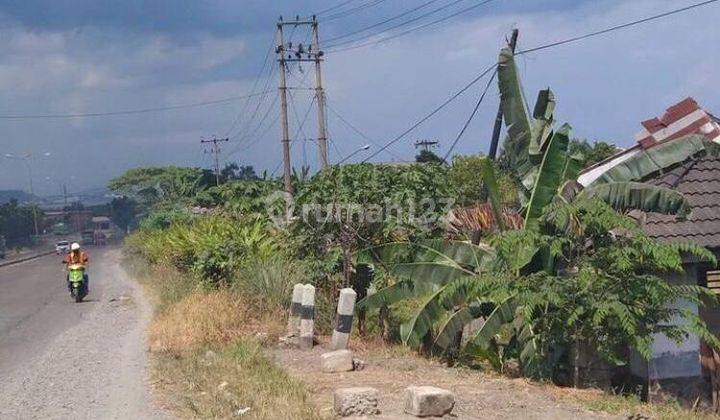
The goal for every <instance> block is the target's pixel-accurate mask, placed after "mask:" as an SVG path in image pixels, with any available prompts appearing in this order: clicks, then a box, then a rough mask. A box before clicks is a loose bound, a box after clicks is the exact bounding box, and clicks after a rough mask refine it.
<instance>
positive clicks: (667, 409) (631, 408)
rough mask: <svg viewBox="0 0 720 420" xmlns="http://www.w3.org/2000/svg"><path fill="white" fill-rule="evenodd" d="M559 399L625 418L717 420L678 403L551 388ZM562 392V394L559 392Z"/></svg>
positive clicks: (706, 413) (596, 391)
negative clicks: (645, 401) (650, 401)
mask: <svg viewBox="0 0 720 420" xmlns="http://www.w3.org/2000/svg"><path fill="white" fill-rule="evenodd" d="M553 388H554V391H555V392H556V393H557V396H558V398H559V399H566V400H567V399H569V400H571V401H574V402H576V403H578V404H580V405H581V406H583V407H585V408H587V409H588V410H590V411H594V412H605V413H610V414H619V415H623V416H624V417H627V418H652V419H668V420H670V419H688V418H693V419H718V418H719V417H718V416H717V415H714V414H712V413H710V412H707V411H702V410H700V411H692V410H688V409H686V408H683V407H682V406H681V405H680V404H679V403H673V402H665V403H655V404H648V403H644V402H642V401H640V399H639V398H638V397H636V396H623V395H611V394H607V393H605V392H602V391H600V390H593V389H589V390H581V389H569V388H557V387H553ZM559 391H562V394H561V392H559Z"/></svg>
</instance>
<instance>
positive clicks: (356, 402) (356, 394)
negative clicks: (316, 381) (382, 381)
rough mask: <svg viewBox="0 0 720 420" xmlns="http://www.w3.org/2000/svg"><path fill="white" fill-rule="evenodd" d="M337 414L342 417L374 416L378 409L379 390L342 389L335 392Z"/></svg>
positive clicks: (369, 388) (362, 388) (364, 388)
mask: <svg viewBox="0 0 720 420" xmlns="http://www.w3.org/2000/svg"><path fill="white" fill-rule="evenodd" d="M334 397H335V398H334V399H335V414H337V415H338V416H340V417H347V416H372V415H374V414H378V413H380V410H379V409H378V390H377V389H375V388H371V387H358V388H340V389H338V390H336V391H335V395H334Z"/></svg>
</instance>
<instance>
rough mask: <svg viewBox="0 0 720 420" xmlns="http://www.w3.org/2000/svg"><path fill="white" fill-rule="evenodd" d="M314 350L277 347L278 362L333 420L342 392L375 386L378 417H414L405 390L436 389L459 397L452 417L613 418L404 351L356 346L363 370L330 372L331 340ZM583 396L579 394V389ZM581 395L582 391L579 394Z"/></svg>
mask: <svg viewBox="0 0 720 420" xmlns="http://www.w3.org/2000/svg"><path fill="white" fill-rule="evenodd" d="M321 341H322V343H321V344H320V345H319V346H316V347H315V348H314V349H313V350H312V351H308V352H303V351H300V350H297V349H286V348H283V349H278V350H277V351H276V352H275V358H276V361H277V363H279V364H280V365H281V366H283V367H285V368H286V369H287V370H288V372H290V373H291V374H292V375H293V376H294V377H296V378H298V379H301V380H302V381H303V382H305V383H306V384H307V387H308V390H309V391H310V393H311V395H312V398H313V400H314V402H315V404H316V406H317V407H318V409H319V410H320V411H321V414H323V415H324V416H328V417H330V416H332V409H333V408H332V407H333V392H334V391H335V390H336V389H338V388H344V387H358V386H371V387H374V388H377V389H378V391H379V393H380V402H379V403H380V410H381V416H380V417H379V418H388V419H390V418H392V419H406V418H407V419H412V418H415V417H410V416H405V415H404V414H403V391H404V390H405V388H406V387H408V386H411V385H432V386H437V387H440V388H445V389H449V390H451V391H452V392H453V393H455V398H456V404H455V409H454V410H453V413H452V414H451V415H450V416H447V417H450V418H459V419H488V418H492V419H519V418H522V419H577V418H583V419H606V418H613V416H610V415H606V414H604V413H596V412H591V411H588V410H585V409H583V408H581V407H579V406H575V405H573V404H572V403H569V402H568V401H567V400H566V399H565V400H560V399H558V398H557V397H556V395H557V390H555V391H553V390H551V389H548V388H546V387H544V386H542V385H537V384H533V383H530V382H528V381H527V380H525V379H509V378H505V377H499V376H496V375H492V374H486V373H482V372H479V371H477V370H470V369H463V368H447V367H445V366H444V365H442V364H440V363H437V362H434V361H431V360H427V359H424V358H421V357H418V356H416V355H414V354H413V353H411V352H408V351H406V350H404V349H401V348H394V349H393V348H381V347H378V348H372V349H371V348H368V347H365V348H357V346H355V348H351V350H353V352H354V356H355V357H356V358H359V359H361V360H363V361H364V362H365V364H366V366H365V368H364V369H363V370H360V371H353V372H346V373H335V374H328V373H323V372H322V371H321V370H320V355H321V354H322V353H323V352H325V350H324V349H323V347H324V346H325V344H326V342H327V340H326V339H323V338H321ZM574 392H578V391H574ZM580 392H582V391H580ZM588 392H591V391H588Z"/></svg>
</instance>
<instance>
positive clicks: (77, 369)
mask: <svg viewBox="0 0 720 420" xmlns="http://www.w3.org/2000/svg"><path fill="white" fill-rule="evenodd" d="M119 258H120V256H119V252H118V251H117V250H109V249H91V250H90V268H89V270H88V273H89V275H90V295H89V296H88V297H87V298H86V300H85V301H84V302H83V303H74V301H72V299H71V298H70V294H69V292H68V291H67V288H66V286H65V282H64V278H65V274H64V272H63V265H62V264H61V257H59V256H56V255H51V256H46V257H42V258H39V259H36V260H33V261H28V262H25V263H20V264H17V265H12V266H8V267H2V268H0V419H26V418H43V419H45V418H73V419H82V418H88V419H98V418H102V419H107V418H112V419H131V418H132V419H138V418H141V419H146V418H164V417H166V413H164V412H163V411H162V410H160V409H158V408H157V406H156V404H155V403H154V401H153V400H152V398H151V396H150V392H149V386H148V383H147V358H146V352H145V349H146V345H145V329H146V327H147V323H148V321H149V318H150V314H151V311H150V307H149V305H148V303H147V302H146V301H145V299H144V297H143V295H142V291H141V290H140V288H139V286H137V284H136V283H135V282H134V281H132V279H130V278H129V277H128V275H127V274H126V273H125V272H124V270H122V268H120V265H119Z"/></svg>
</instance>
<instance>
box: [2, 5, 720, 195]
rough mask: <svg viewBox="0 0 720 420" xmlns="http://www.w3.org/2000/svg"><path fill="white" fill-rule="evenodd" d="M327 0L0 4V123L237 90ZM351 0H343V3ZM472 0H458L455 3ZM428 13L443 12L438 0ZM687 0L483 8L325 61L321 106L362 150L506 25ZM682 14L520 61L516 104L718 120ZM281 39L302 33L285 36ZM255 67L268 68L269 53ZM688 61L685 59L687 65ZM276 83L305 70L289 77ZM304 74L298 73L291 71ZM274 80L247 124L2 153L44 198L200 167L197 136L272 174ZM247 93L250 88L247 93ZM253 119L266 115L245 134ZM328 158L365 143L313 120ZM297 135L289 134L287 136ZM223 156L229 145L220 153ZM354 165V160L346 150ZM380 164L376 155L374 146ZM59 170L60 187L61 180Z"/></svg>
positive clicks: (43, 125)
mask: <svg viewBox="0 0 720 420" xmlns="http://www.w3.org/2000/svg"><path fill="white" fill-rule="evenodd" d="M338 1H339V0H335V1H316V2H309V1H306V2H296V1H259V0H258V1H229V0H228V1H190V0H174V1H170V0H166V1H140V0H124V1H120V0H118V1H113V2H109V1H97V0H94V1H91V0H77V1H51V0H44V1H19V0H18V1H7V0H6V1H3V2H0V20H1V21H2V22H3V23H2V25H3V27H4V29H3V31H2V33H0V50H2V51H3V54H2V55H0V92H2V94H0V115H7V114H37V113H75V112H78V113H82V112H104V111H114V110H124V109H138V108H148V107H162V106H170V105H177V104H186V103H192V102H199V101H206V100H213V99H218V98H224V97H228V96H234V95H241V94H243V93H247V92H248V91H249V90H250V89H251V87H252V86H253V85H254V80H255V76H256V75H257V74H258V72H259V70H260V67H261V64H262V60H263V57H264V55H265V53H266V51H267V49H268V48H269V47H270V46H271V44H272V39H273V35H274V33H273V31H274V24H273V23H274V21H275V19H276V18H277V16H278V15H279V14H280V13H283V14H285V15H287V16H292V15H294V14H296V13H303V12H306V11H308V10H318V9H322V8H325V7H328V6H330V5H332V4H337V2H338ZM362 1H364V0H356V2H357V3H358V4H360V3H361V2H362ZM470 3H471V2H470V1H468V4H470ZM417 4H419V0H418V1H409V0H407V1H406V0H387V1H385V2H383V3H382V4H378V6H377V7H374V8H369V10H367V11H365V12H363V13H359V14H357V15H353V16H352V17H348V18H346V19H337V20H334V21H331V22H329V23H328V24H322V26H321V30H322V34H323V35H324V37H331V36H334V35H337V34H342V33H346V32H347V31H351V30H353V28H360V27H362V26H363V25H367V24H369V23H373V22H377V21H379V20H380V19H382V18H383V17H386V16H391V15H392V14H393V13H396V12H398V11H400V10H407V9H408V8H411V7H413V6H415V5H417ZM438 4H443V2H440V3H438ZM686 4H687V1H684V0H672V1H667V2H657V1H655V0H640V1H636V2H621V1H609V2H591V1H582V2H579V1H571V0H553V1H550V2H528V1H519V0H496V1H495V2H493V3H491V4H490V5H488V7H487V8H480V9H478V10H477V11H476V12H474V13H472V14H469V15H468V16H464V17H463V18H462V19H455V20H452V21H449V22H447V23H445V24H443V25H437V26H434V27H431V28H428V29H426V30H423V31H418V32H417V33H414V34H413V35H412V36H406V37H401V38H398V39H397V40H395V41H393V42H390V43H387V44H382V45H379V46H375V47H371V48H364V49H358V50H354V51H349V52H344V53H335V54H328V56H327V60H326V63H325V68H324V77H325V83H326V86H327V92H328V97H329V98H330V103H331V106H333V107H334V108H335V109H336V110H337V111H339V112H341V113H342V115H343V116H344V117H345V118H346V119H347V120H349V121H350V122H352V123H353V124H354V125H355V126H356V127H359V128H360V129H361V130H363V131H364V132H366V133H367V135H369V136H370V137H371V138H373V139H374V140H375V141H377V142H378V143H380V142H385V141H387V140H389V139H390V138H392V137H393V136H395V135H396V134H398V133H400V132H402V131H404V130H405V129H406V128H407V127H408V126H409V125H410V124H412V123H413V122H414V121H415V120H417V119H418V118H419V117H420V116H422V115H424V114H425V113H427V112H428V111H429V110H431V109H432V108H434V107H435V106H436V105H437V104H438V103H439V102H441V101H443V100H444V99H446V98H447V97H448V96H449V94H450V93H451V92H453V91H454V90H456V89H458V88H459V87H461V86H462V85H464V84H465V83H466V82H467V81H468V80H470V79H472V77H473V76H474V75H475V74H477V73H478V72H479V71H480V70H481V69H483V68H484V67H486V66H487V65H489V64H490V63H492V62H493V60H495V59H496V57H497V51H498V48H499V47H500V45H501V44H502V42H503V38H504V37H505V35H506V34H507V33H508V32H509V30H510V29H511V28H513V27H514V26H518V27H520V28H521V40H520V42H521V45H522V46H535V45H538V44H541V43H544V42H549V41H555V40H558V39H562V38H565V37H569V36H573V35H576V34H579V33H583V32H587V31H589V30H595V29H600V28H603V27H607V26H610V25H613V24H616V23H618V22H624V21H627V20H631V19H635V18H638V17H642V16H646V15H648V14H652V13H657V12H660V11H665V10H668V9H670V8H673V7H678V6H682V5H686ZM717 10H718V8H717V7H715V6H711V7H708V8H707V9H705V10H698V11H693V12H688V13H686V14H683V15H678V16H675V17H672V18H668V19H666V20H663V21H658V22H655V23H652V24H648V25H645V26H641V27H636V28H633V29H631V30H627V31H623V32H617V33H614V34H610V35H607V36H604V37H602V38H596V39H592V40H588V41H586V42H583V43H581V44H577V45H570V46H564V47H559V48H557V49H553V50H547V51H544V52H542V53H536V54H530V55H527V56H523V57H522V58H521V59H520V66H521V70H522V73H523V77H524V82H525V87H526V89H527V94H528V99H529V100H530V101H532V100H533V99H534V95H535V92H536V91H537V90H538V89H541V88H544V87H546V86H547V85H551V86H552V88H553V89H554V90H555V92H556V94H557V96H558V98H559V106H558V118H559V119H561V120H563V121H569V122H571V123H572V124H573V126H574V127H575V132H576V134H577V135H578V136H581V137H588V138H590V139H604V140H610V141H616V142H618V143H619V144H621V145H624V146H627V145H629V144H631V143H632V141H633V140H632V136H633V134H634V133H635V131H637V129H638V127H639V125H638V124H639V121H641V120H642V119H645V118H648V117H651V116H653V115H657V114H658V113H660V112H662V110H663V109H664V108H665V107H667V106H668V105H670V104H672V103H673V102H675V101H677V100H679V99H682V98H683V97H685V96H689V95H693V96H695V97H696V98H697V99H698V100H699V101H700V103H701V104H702V105H704V106H705V107H707V108H708V109H709V110H711V111H712V110H715V111H718V110H720V102H719V101H720V99H718V98H720V92H719V91H718V90H719V88H718V85H717V83H716V82H715V81H714V80H713V79H712V74H714V70H715V69H716V68H717V67H718V66H719V65H720V62H719V61H718V60H720V59H718V58H717V57H715V55H713V54H711V51H712V49H711V48H709V47H708V46H709V45H715V44H717V42H718V41H720V33H718V32H719V30H718V29H716V28H717V26H716V25H715V19H714V16H713V13H710V12H711V11H717ZM294 35H295V36H296V39H303V37H304V34H301V33H299V32H298V33H295V34H294ZM270 63H271V64H272V65H274V63H273V61H272V60H271V61H270ZM688 63H692V65H691V66H689V65H688ZM291 70H292V71H291V81H292V83H293V84H297V78H300V79H302V78H304V77H305V75H306V74H307V72H308V71H310V70H311V69H310V68H307V67H306V68H305V69H304V70H305V73H302V72H300V71H299V69H298V68H292V69H291ZM308 80H309V81H311V80H312V77H310V78H308ZM276 83H277V82H276V76H273V77H272V78H271V79H270V81H269V84H268V86H269V87H270V89H271V90H273V92H272V93H271V94H269V95H268V97H267V100H266V101H265V102H263V104H262V105H261V106H260V108H259V111H260V112H259V113H258V118H255V120H254V124H248V123H247V122H248V120H249V119H250V118H249V116H250V115H252V114H253V110H254V108H255V107H256V101H255V100H253V101H250V102H249V103H248V106H247V107H246V106H245V103H244V101H237V102H230V103H225V104H220V105H214V106H207V107H200V108H192V109H185V110H175V111H168V112H163V113H147V114H140V115H131V116H117V117H111V118H110V117H108V118H83V119H72V120H30V121H28V120H19V121H15V120H0V130H1V131H0V132H1V133H2V144H3V149H4V150H5V152H6V153H15V154H18V153H26V152H34V153H35V154H36V155H37V156H42V154H43V153H45V152H49V153H50V156H47V157H42V158H39V159H38V161H37V162H36V163H35V165H36V166H35V174H36V189H37V190H38V191H40V192H51V191H52V192H54V191H56V190H57V185H58V183H59V182H60V181H63V180H69V179H72V180H73V181H72V183H73V187H74V188H80V187H85V186H88V187H90V186H93V187H94V186H99V185H103V184H104V183H105V182H106V181H107V180H108V179H109V178H110V177H112V176H116V175H118V174H120V173H122V172H123V171H124V170H126V169H128V168H130V167H133V166H140V165H152V164H170V163H174V164H184V165H187V164H191V165H201V164H204V165H207V164H208V163H209V161H208V156H207V155H206V154H204V153H203V152H202V148H201V147H200V144H199V139H200V137H201V136H211V135H214V134H217V135H224V134H226V133H227V132H228V131H229V129H230V128H231V127H233V121H235V120H236V119H238V116H239V123H238V124H235V125H234V129H233V130H231V131H230V133H229V134H230V135H231V136H232V137H233V141H232V142H231V143H230V144H229V145H227V147H226V149H225V153H224V155H223V158H224V159H228V160H235V159H237V160H240V161H241V162H242V163H243V164H253V165H255V166H256V167H258V168H260V169H269V170H272V169H274V168H275V167H276V166H277V163H278V161H279V156H280V155H279V140H278V138H279V128H278V127H277V124H276V118H277V106H275V107H273V108H270V107H269V105H270V104H271V103H272V99H273V97H274V95H275V93H274V89H275V86H276ZM263 85H264V79H263V80H261V82H260V83H259V86H263ZM479 89H480V87H478V88H477V89H474V90H472V91H470V92H469V93H468V94H467V95H466V96H463V97H462V98H460V99H459V100H458V101H457V102H456V103H454V104H453V105H452V106H450V107H448V109H447V110H445V111H444V112H442V113H440V114H438V115H437V116H436V117H434V118H433V119H432V120H430V121H428V123H426V124H425V125H423V126H421V127H420V128H419V129H418V130H417V131H416V132H413V134H412V135H411V136H409V137H408V138H407V139H406V140H405V141H403V142H400V143H398V145H397V146H395V147H393V151H394V153H395V155H394V156H399V157H401V158H405V159H407V158H411V157H412V155H413V154H414V149H413V146H412V143H413V141H414V140H416V139H419V138H434V139H438V140H440V141H441V148H442V149H441V150H442V151H443V152H444V151H445V150H446V148H447V147H448V146H447V145H448V144H449V143H450V142H451V141H452V139H453V138H454V136H455V135H456V133H457V131H458V130H459V128H460V127H461V125H462V123H463V122H464V120H465V119H466V118H467V115H468V114H469V112H470V111H471V109H472V107H473V105H474V102H475V100H476V97H477V94H478V90H479ZM490 92H491V94H490V95H488V97H487V99H486V103H485V104H483V106H482V107H481V109H480V112H479V113H478V116H477V118H476V120H475V121H474V122H473V124H472V125H471V126H470V128H469V130H468V131H467V133H466V137H465V138H464V139H463V141H462V142H460V144H459V146H458V148H457V151H458V152H466V153H469V152H477V151H483V150H485V149H486V148H487V142H488V138H489V133H490V131H491V124H492V121H493V118H494V114H495V110H496V109H497V94H496V92H495V91H494V90H491V91H490ZM292 102H293V103H295V104H296V105H297V109H295V108H292V109H293V110H291V114H290V120H291V126H292V132H293V134H294V133H295V132H296V131H297V132H298V139H297V141H296V142H295V143H294V145H293V160H294V162H295V163H296V164H298V165H299V164H301V163H303V161H305V162H307V163H309V164H312V165H316V162H317V158H316V155H317V152H316V150H315V146H314V143H313V142H312V141H311V140H309V141H304V140H303V139H304V138H306V137H307V138H310V139H312V138H313V137H315V136H316V125H315V116H314V114H313V112H310V114H309V116H310V118H309V120H308V122H307V124H306V125H305V127H304V130H297V127H298V125H299V124H298V121H299V120H301V119H302V118H303V116H304V115H305V111H306V110H307V107H308V105H309V103H310V100H309V94H308V92H304V91H295V92H294V94H293V100H292ZM266 109H270V111H269V112H268V114H267V115H268V118H267V119H266V120H265V122H264V124H263V125H258V123H259V120H260V118H259V116H262V115H263V114H264V112H265V110H266ZM329 120H330V121H329V127H330V133H331V136H332V138H333V144H332V146H331V149H330V153H331V156H332V158H333V159H334V160H336V161H337V160H339V159H340V158H341V156H344V155H347V154H349V153H351V152H352V151H353V150H355V149H357V148H358V147H359V146H360V145H362V144H363V143H365V142H366V140H365V139H362V138H360V137H359V136H358V135H357V134H356V133H354V132H353V131H352V130H351V129H349V128H348V127H346V126H345V125H344V124H343V123H342V121H341V120H339V119H338V118H337V117H335V116H334V114H333V113H329ZM303 131H304V133H303ZM230 152H234V153H230ZM358 156H361V155H358ZM381 157H382V158H383V159H391V158H393V155H387V154H383V155H381ZM18 165H19V163H18V162H14V161H7V160H0V188H10V187H20V188H25V186H26V181H25V180H24V179H22V178H21V179H18V177H17V171H18V170H23V168H22V167H21V166H18ZM72 177H74V178H72Z"/></svg>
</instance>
